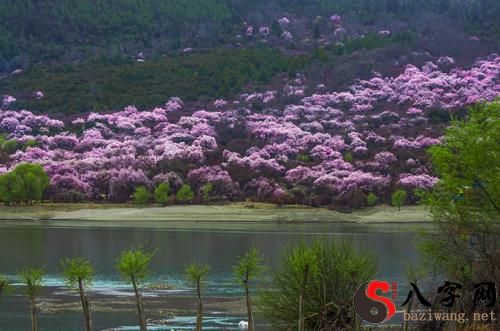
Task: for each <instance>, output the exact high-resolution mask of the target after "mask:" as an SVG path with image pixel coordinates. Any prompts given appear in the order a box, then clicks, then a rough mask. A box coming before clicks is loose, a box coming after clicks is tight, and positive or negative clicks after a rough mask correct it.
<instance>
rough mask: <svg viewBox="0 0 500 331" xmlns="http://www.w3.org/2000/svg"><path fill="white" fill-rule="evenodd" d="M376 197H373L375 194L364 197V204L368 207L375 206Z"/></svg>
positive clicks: (371, 193)
mask: <svg viewBox="0 0 500 331" xmlns="http://www.w3.org/2000/svg"><path fill="white" fill-rule="evenodd" d="M377 201H378V197H377V196H376V195H375V193H373V192H370V193H368V195H367V196H366V204H367V205H368V206H370V207H373V206H375V205H376V204H377Z"/></svg>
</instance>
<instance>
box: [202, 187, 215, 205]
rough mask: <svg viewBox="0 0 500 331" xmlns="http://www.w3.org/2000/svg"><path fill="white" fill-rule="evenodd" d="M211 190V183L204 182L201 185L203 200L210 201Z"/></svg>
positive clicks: (212, 188)
mask: <svg viewBox="0 0 500 331" xmlns="http://www.w3.org/2000/svg"><path fill="white" fill-rule="evenodd" d="M213 190H214V185H213V184H212V183H206V184H205V185H203V186H202V187H201V193H202V195H203V201H205V202H208V201H210V199H211V195H212V191H213Z"/></svg>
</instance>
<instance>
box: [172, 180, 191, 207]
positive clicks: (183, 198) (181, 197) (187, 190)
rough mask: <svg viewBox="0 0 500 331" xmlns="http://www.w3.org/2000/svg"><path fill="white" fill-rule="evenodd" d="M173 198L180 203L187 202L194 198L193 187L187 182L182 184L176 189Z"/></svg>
mask: <svg viewBox="0 0 500 331" xmlns="http://www.w3.org/2000/svg"><path fill="white" fill-rule="evenodd" d="M175 198H176V200H177V201H180V202H182V203H189V202H191V201H193V199H194V192H193V189H192V188H191V186H189V185H188V184H184V185H182V187H181V188H180V189H179V191H177V194H176V196H175Z"/></svg>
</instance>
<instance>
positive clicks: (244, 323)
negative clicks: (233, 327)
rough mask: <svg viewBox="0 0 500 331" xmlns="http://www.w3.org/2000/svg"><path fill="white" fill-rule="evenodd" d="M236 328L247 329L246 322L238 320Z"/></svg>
mask: <svg viewBox="0 0 500 331" xmlns="http://www.w3.org/2000/svg"><path fill="white" fill-rule="evenodd" d="M238 328H239V329H242V330H247V329H248V322H246V321H240V322H239V323H238Z"/></svg>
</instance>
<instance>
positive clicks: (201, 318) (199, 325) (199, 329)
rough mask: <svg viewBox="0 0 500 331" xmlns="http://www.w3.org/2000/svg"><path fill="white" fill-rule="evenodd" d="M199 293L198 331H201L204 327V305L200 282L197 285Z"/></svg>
mask: <svg viewBox="0 0 500 331" xmlns="http://www.w3.org/2000/svg"><path fill="white" fill-rule="evenodd" d="M196 290H197V293H198V314H197V316H196V331H201V329H202V325H203V303H202V302H201V290H200V280H199V279H198V282H197V284H196Z"/></svg>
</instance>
